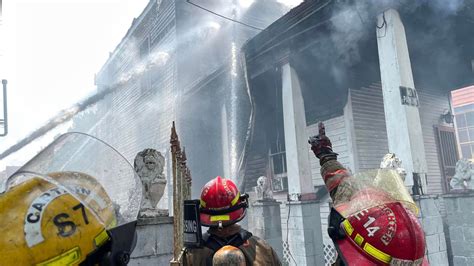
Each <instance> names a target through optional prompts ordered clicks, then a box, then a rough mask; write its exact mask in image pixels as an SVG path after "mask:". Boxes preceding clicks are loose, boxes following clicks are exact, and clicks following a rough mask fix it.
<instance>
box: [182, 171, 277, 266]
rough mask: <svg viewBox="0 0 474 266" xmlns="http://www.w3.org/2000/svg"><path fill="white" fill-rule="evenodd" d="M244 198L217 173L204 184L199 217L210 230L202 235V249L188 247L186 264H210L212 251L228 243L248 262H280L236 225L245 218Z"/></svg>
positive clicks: (228, 180) (274, 254)
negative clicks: (237, 249) (239, 251)
mask: <svg viewBox="0 0 474 266" xmlns="http://www.w3.org/2000/svg"><path fill="white" fill-rule="evenodd" d="M247 198H248V196H247V195H246V194H240V192H239V190H238V188H237V186H236V185H235V184H234V182H232V180H230V179H226V178H222V177H220V176H218V177H216V178H214V179H212V180H211V181H209V182H208V183H207V184H206V185H205V186H204V187H203V189H202V191H201V198H200V213H201V214H200V218H201V223H202V225H203V226H207V227H209V230H208V231H207V232H206V233H205V234H204V235H203V242H204V247H203V248H195V249H190V250H188V252H187V254H186V262H187V263H186V264H187V265H199V266H207V265H212V258H213V255H214V253H216V252H217V251H218V250H219V249H221V248H222V247H224V246H229V245H230V246H234V247H236V248H239V249H240V250H241V251H242V253H243V254H244V255H245V260H246V264H247V265H255V266H258V265H281V263H280V261H279V259H278V256H277V255H276V253H275V251H274V250H273V249H272V247H271V246H270V245H268V244H267V243H266V242H265V241H264V240H262V239H260V238H258V237H256V236H253V235H252V233H250V232H248V231H246V230H244V229H243V228H241V227H240V225H238V224H237V222H239V221H240V220H242V219H243V218H244V217H245V214H246V209H247V207H248V201H247Z"/></svg>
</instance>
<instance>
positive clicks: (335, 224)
mask: <svg viewBox="0 0 474 266" xmlns="http://www.w3.org/2000/svg"><path fill="white" fill-rule="evenodd" d="M344 220H345V218H344V217H343V216H342V215H341V214H340V213H339V212H338V211H336V209H334V208H331V212H330V213H329V222H328V224H329V225H328V235H329V237H331V239H332V240H333V241H336V240H339V239H343V238H344V237H346V234H345V232H344V231H343V229H342V227H341V223H342V222H343V221H344Z"/></svg>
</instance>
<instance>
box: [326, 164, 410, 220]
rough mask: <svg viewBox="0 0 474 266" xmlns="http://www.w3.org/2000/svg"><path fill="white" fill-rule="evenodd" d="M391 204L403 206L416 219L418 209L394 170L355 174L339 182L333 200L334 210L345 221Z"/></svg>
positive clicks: (377, 170) (376, 170)
mask: <svg viewBox="0 0 474 266" xmlns="http://www.w3.org/2000/svg"><path fill="white" fill-rule="evenodd" d="M393 202H399V203H401V204H403V206H404V207H406V208H407V209H408V210H410V211H412V212H413V214H415V215H418V207H417V206H416V204H415V202H414V201H413V198H412V197H411V195H410V193H409V192H408V190H407V188H406V187H405V184H404V182H403V180H402V178H401V176H400V174H399V173H398V172H397V171H396V170H393V169H375V170H369V171H366V172H362V173H359V174H355V175H353V176H352V177H349V178H347V179H345V180H343V181H342V182H341V184H340V185H339V186H338V188H337V191H336V194H335V196H334V199H333V203H334V208H335V209H336V210H337V211H338V212H339V213H340V214H341V215H342V216H344V217H348V216H350V215H352V214H354V213H357V212H359V211H361V210H364V209H368V208H371V207H375V206H379V205H383V204H387V203H393Z"/></svg>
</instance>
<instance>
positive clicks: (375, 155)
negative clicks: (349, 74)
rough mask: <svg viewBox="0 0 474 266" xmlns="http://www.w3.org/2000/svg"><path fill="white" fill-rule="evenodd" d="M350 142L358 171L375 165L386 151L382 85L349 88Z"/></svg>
mask: <svg viewBox="0 0 474 266" xmlns="http://www.w3.org/2000/svg"><path fill="white" fill-rule="evenodd" d="M349 95H350V99H349V100H350V101H351V104H352V118H353V126H354V141H355V143H356V150H355V151H354V153H355V156H356V157H357V160H356V162H357V166H356V167H355V168H356V169H358V171H365V170H369V169H375V168H379V166H380V161H381V160H382V158H383V156H384V155H385V154H386V153H388V140H387V128H386V124H385V113H384V107H383V97H382V86H381V84H380V83H374V84H372V85H370V86H367V87H363V88H360V89H358V90H350V94H349Z"/></svg>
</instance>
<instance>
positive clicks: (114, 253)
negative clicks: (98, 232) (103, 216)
mask: <svg viewBox="0 0 474 266" xmlns="http://www.w3.org/2000/svg"><path fill="white" fill-rule="evenodd" d="M136 225H137V222H136V221H133V222H129V223H126V224H122V225H120V226H117V227H114V228H112V229H109V230H107V233H108V235H109V237H110V240H109V241H108V242H107V244H105V245H103V246H102V247H100V248H99V249H98V250H96V251H95V252H94V253H92V254H90V255H89V256H87V258H86V260H85V261H84V262H82V263H81V265H97V264H98V265H105V266H112V265H114V266H115V265H118V266H122V265H127V264H128V262H129V261H130V255H131V253H132V251H133V249H134V248H135V246H136V244H137V232H136Z"/></svg>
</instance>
